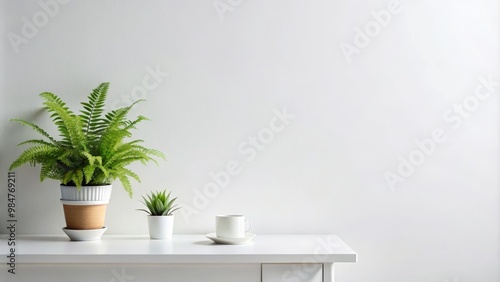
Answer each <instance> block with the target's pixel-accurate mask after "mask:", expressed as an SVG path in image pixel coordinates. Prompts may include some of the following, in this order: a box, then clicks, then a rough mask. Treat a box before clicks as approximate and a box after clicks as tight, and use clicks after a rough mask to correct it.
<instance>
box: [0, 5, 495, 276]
mask: <svg viewBox="0 0 500 282" xmlns="http://www.w3.org/2000/svg"><path fill="white" fill-rule="evenodd" d="M47 2H50V1H48V0H45V1H43V0H42V1H40V2H39V1H6V0H4V1H1V2H0V3H1V4H0V5H1V7H0V8H1V10H0V17H1V20H0V24H1V25H2V26H0V27H1V28H2V29H1V30H0V31H1V33H2V36H1V42H2V44H1V45H0V60H1V61H0V62H1V66H2V68H1V69H0V72H1V73H0V93H1V94H0V95H1V101H2V102H1V105H0V132H1V137H0V172H1V173H0V187H3V188H2V189H0V195H1V199H2V200H1V202H0V220H1V222H6V219H7V201H6V195H7V191H6V184H7V180H6V175H7V171H8V166H9V164H10V163H11V162H12V161H13V160H14V159H15V158H16V157H17V156H18V154H19V153H21V151H22V148H19V147H16V144H18V143H20V142H22V141H24V140H26V139H28V138H33V137H35V136H36V135H35V133H34V132H33V131H31V130H29V129H28V128H25V127H21V126H19V125H17V124H14V123H12V122H9V121H8V120H9V119H10V118H14V117H16V118H23V119H28V120H32V121H35V122H37V123H39V124H41V125H43V127H44V128H51V127H50V125H51V123H50V121H49V119H48V117H47V115H45V114H43V112H42V111H41V100H40V98H39V97H38V94H39V93H41V92H43V91H51V92H54V93H56V94H58V95H60V96H61V97H62V98H63V99H64V100H66V101H68V103H69V104H70V106H71V107H73V108H75V109H76V108H77V107H78V106H79V104H78V103H79V102H80V101H82V100H83V99H85V97H86V96H87V94H88V93H89V92H90V90H91V89H93V88H94V87H96V86H97V85H98V84H99V83H101V82H103V81H109V82H111V88H110V91H109V98H108V99H109V105H110V108H112V107H116V106H124V105H127V103H130V101H133V100H135V99H134V98H146V100H147V101H146V102H144V103H141V104H139V105H138V106H137V108H136V109H135V110H134V111H133V113H132V114H133V115H132V116H131V117H133V116H135V115H138V114H142V115H146V116H147V117H149V118H150V119H151V121H148V122H145V123H143V124H142V125H140V126H139V130H138V131H137V132H136V137H137V138H140V139H143V140H145V144H146V145H147V146H149V147H152V148H157V149H159V150H161V151H163V152H164V153H165V154H166V155H167V158H168V160H167V161H166V162H161V163H160V165H159V166H155V165H154V164H149V165H148V166H146V167H144V166H141V165H134V166H133V169H134V170H136V171H137V173H139V175H140V177H141V178H142V183H134V196H133V198H132V199H130V198H129V197H128V195H127V194H126V192H125V191H124V190H123V189H122V188H121V186H120V184H119V183H118V182H116V183H115V184H114V191H113V195H112V199H111V203H110V205H109V206H108V214H107V219H106V222H107V226H108V228H109V229H108V232H107V233H108V234H146V233H147V222H146V217H145V214H144V213H141V212H138V211H136V210H135V209H137V208H141V204H140V203H139V199H140V198H141V195H144V194H146V193H147V192H149V191H152V190H162V189H165V188H167V189H169V190H171V191H172V193H173V194H174V195H176V196H178V198H179V201H180V202H182V204H183V205H184V207H185V209H183V212H177V213H176V226H175V232H176V233H196V234H204V233H208V232H213V228H214V216H215V215H216V214H220V213H237V214H245V215H247V217H248V218H250V219H251V221H252V223H253V228H252V231H253V232H255V233H257V234H263V233H335V234H338V235H339V236H340V237H341V238H342V239H343V240H344V241H346V242H347V243H348V244H349V245H350V246H351V247H352V248H353V249H354V250H355V251H357V252H358V254H359V262H358V263H356V264H345V265H338V266H337V267H336V278H337V279H338V281H350V282H365V281H373V282H386V281H391V282H399V281H405V282H422V281H428V282H445V281H450V282H465V281H481V282H496V281H499V280H500V273H499V270H498V265H499V264H500V257H499V235H500V234H499V228H498V227H499V223H500V220H499V217H500V213H499V209H498V207H499V201H500V198H499V193H498V169H499V167H498V162H499V158H498V98H497V95H498V94H499V89H498V87H496V88H494V89H495V91H494V92H492V94H491V95H490V96H489V97H487V98H485V99H482V100H479V99H476V100H474V98H473V95H474V92H475V90H476V88H477V87H478V85H481V81H480V77H483V78H485V79H487V78H488V77H491V79H493V80H494V81H497V78H496V75H497V72H498V28H499V26H498V22H497V16H498V3H497V1H494V0H483V1H466V0H458V1H456V0H455V1H452V0H443V1H427V0H422V1H416V0H414V1H401V2H399V5H400V6H398V7H399V8H398V9H399V10H398V11H399V12H398V13H393V14H391V18H390V20H389V19H388V18H385V20H386V22H384V25H385V26H381V25H380V24H378V25H377V24H375V25H373V24H374V23H375V22H374V21H375V16H374V15H381V14H380V13H381V12H380V11H381V10H382V9H385V10H387V9H388V8H387V7H388V5H391V1H386V0H376V1H368V0H362V1H361V0H360V1H356V2H352V1H346V0H339V1H327V0H324V1H298V0H288V1H244V0H242V1H235V0H232V1H227V0H220V1H215V2H213V1H211V0H209V1H128V0H127V1H117V0H116V1H97V0H96V1H70V2H68V3H66V4H63V2H64V3H65V1H61V2H60V3H61V4H58V9H57V10H56V9H55V8H54V7H52V8H54V9H53V10H52V11H53V12H54V13H53V14H52V15H48V16H47V17H46V18H44V17H43V15H42V13H45V14H46V15H47V14H48V13H49V12H45V10H44V9H43V7H42V6H41V4H40V3H47ZM395 3H396V2H395ZM396 4H397V3H396ZM214 5H215V6H214ZM218 9H219V10H218ZM37 13H38V14H37ZM382 14H383V13H382ZM384 15H386V14H384ZM45 19H46V20H45ZM37 21H38V22H37ZM27 22H30V23H32V24H36V23H38V26H35V29H31V30H29V27H27V25H29V24H28V23H27ZM376 26H378V27H380V29H377V28H376ZM366 28H372V29H371V32H372V33H371V34H372V35H373V36H371V37H369V39H368V40H369V42H368V43H367V41H366V38H365V42H364V43H365V45H366V46H364V45H362V44H360V43H362V41H363V40H362V38H361V37H360V32H363V33H365V29H366ZM360 30H361V31H360ZM23 31H24V32H25V35H28V36H25V35H23ZM28 31H30V32H31V33H30V32H28ZM26 32H27V33H26ZM14 35H15V36H18V37H15V36H14ZM20 37H22V38H24V40H21V41H16V40H20V39H19V38H20ZM28 37H29V38H28ZM13 38H15V40H14V39H13ZM356 40H358V41H356ZM20 42H21V43H20ZM356 43H358V45H356ZM346 45H350V46H352V48H357V49H356V52H355V53H352V54H351V55H348V56H346V55H345V54H344V53H343V51H342V48H341V46H344V47H345V46H346ZM356 46H358V47H356ZM351 50H354V49H351ZM16 51H17V52H16ZM152 72H153V73H154V72H160V75H158V74H157V80H154V78H153V80H150V79H149V78H148V76H151V73H152ZM167 73H168V75H167ZM144 80H146V81H148V83H150V84H151V83H153V82H154V83H155V85H154V87H148V88H149V90H147V91H145V92H140V89H141V88H140V87H143V81H144ZM149 86H151V85H149ZM484 89H485V88H483V92H482V93H485V92H484ZM139 94H140V95H139ZM464 101H466V103H469V104H467V106H468V109H469V110H467V109H466V110H464V111H465V112H463V113H462V115H461V116H460V115H459V114H458V113H455V112H454V111H455V110H456V109H457V108H456V107H457V106H456V105H460V104H462V103H464ZM474 101H476V102H477V103H475V102H474ZM284 109H286V112H287V113H288V114H291V115H293V116H294V118H293V119H290V120H289V123H288V124H287V125H286V126H284V127H283V128H282V130H280V131H279V132H277V131H276V132H272V138H271V137H270V135H269V132H270V131H269V128H270V122H271V121H274V120H275V117H276V113H275V111H276V110H277V111H280V112H282V111H283V110H284ZM449 111H451V112H449ZM443 115H447V116H448V120H446V119H444V118H443ZM452 117H453V118H454V119H453V122H452V121H451V120H450V118H452ZM458 119H460V121H461V123H460V124H458V123H457V122H458V121H457V120H458ZM276 124H279V122H278V123H276ZM266 128H267V129H266ZM280 128H281V127H280ZM435 130H438V131H440V132H442V135H443V136H442V140H443V139H444V141H443V142H441V143H435V147H432V146H431V147H428V148H431V149H432V150H431V149H429V150H428V151H429V152H430V153H429V154H428V155H422V153H420V154H419V153H418V152H417V150H419V147H418V145H417V144H416V143H415V140H418V141H419V142H425V141H423V140H425V139H429V138H432V134H433V132H434V131H435ZM51 132H52V133H55V131H53V130H52V131H51ZM259 134H260V136H261V140H265V141H266V142H267V144H262V142H261V141H259V142H260V146H259V150H257V149H250V148H252V147H251V145H250V141H249V140H251V139H249V138H252V137H253V136H257V138H258V136H259ZM266 138H267V139H266ZM429 146H430V145H429ZM238 148H240V150H239V149H238ZM242 149H243V150H246V152H247V153H243V152H242V151H241V150H242ZM249 150H254V152H255V156H254V158H250V153H249ZM400 156H402V158H404V159H406V160H408V159H409V158H410V156H413V157H414V158H415V159H414V160H418V162H419V165H418V166H415V167H414V169H413V171H412V173H411V175H409V176H407V177H403V178H401V179H404V182H397V183H396V184H395V187H393V188H394V189H391V187H390V185H388V183H387V181H386V178H385V175H386V174H387V172H392V173H395V174H397V173H398V172H397V170H398V166H399V165H400V164H401V162H402V161H401V158H400ZM419 156H420V157H422V156H424V158H423V159H422V158H420V159H418V157H419ZM228 163H233V164H234V163H237V164H238V168H239V174H238V175H234V176H231V177H230V182H229V184H228V185H227V186H226V187H224V188H220V189H219V191H215V190H209V191H211V193H212V194H210V193H208V194H207V192H206V191H205V192H204V188H206V187H208V186H210V183H213V182H214V181H213V179H212V178H211V176H210V174H211V173H219V172H221V171H223V170H224V169H225V167H226V165H227V164H228ZM38 172H39V168H31V167H29V166H26V167H23V168H21V169H17V170H16V175H17V176H16V177H17V179H18V190H17V204H18V207H17V211H16V212H17V217H18V219H19V223H18V232H19V233H30V234H61V235H62V234H63V233H62V231H61V228H62V227H63V226H64V218H63V214H62V207H61V205H60V203H59V191H58V183H57V182H55V181H45V182H43V183H40V182H39V180H38V176H39V174H38ZM401 179H400V180H401ZM207 185H208V186H207ZM211 187H212V188H213V185H212V186H211ZM200 193H201V194H202V195H203V196H200ZM207 196H208V197H207ZM0 230H1V231H0V233H5V232H6V230H5V229H4V228H2V229H0Z"/></svg>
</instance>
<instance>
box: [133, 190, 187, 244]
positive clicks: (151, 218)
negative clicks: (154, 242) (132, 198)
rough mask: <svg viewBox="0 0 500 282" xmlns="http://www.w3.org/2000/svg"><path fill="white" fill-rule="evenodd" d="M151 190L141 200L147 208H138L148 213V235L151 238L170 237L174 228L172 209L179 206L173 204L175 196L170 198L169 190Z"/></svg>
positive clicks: (176, 208)
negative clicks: (149, 193)
mask: <svg viewBox="0 0 500 282" xmlns="http://www.w3.org/2000/svg"><path fill="white" fill-rule="evenodd" d="M166 193H167V192H166V190H164V191H162V192H151V195H147V196H148V198H147V199H146V197H144V196H143V197H142V198H143V199H144V202H142V203H143V204H144V205H145V206H146V207H147V208H148V209H147V210H145V209H139V210H141V211H144V212H146V213H147V214H148V227H149V237H150V238H151V239H170V238H172V233H173V230H174V214H173V213H174V211H176V210H178V209H179V207H177V205H175V204H174V202H175V200H176V199H177V198H172V199H171V198H170V194H171V193H172V192H169V193H168V194H166Z"/></svg>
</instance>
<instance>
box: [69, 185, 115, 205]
mask: <svg viewBox="0 0 500 282" xmlns="http://www.w3.org/2000/svg"><path fill="white" fill-rule="evenodd" d="M60 187H61V200H63V201H105V202H108V201H109V198H111V188H112V186H111V184H110V185H100V186H82V187H81V189H80V190H78V188H76V186H66V185H61V186H60Z"/></svg>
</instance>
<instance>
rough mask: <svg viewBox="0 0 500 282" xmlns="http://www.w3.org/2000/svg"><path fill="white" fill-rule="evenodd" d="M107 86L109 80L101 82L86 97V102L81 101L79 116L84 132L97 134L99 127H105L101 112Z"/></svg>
mask: <svg viewBox="0 0 500 282" xmlns="http://www.w3.org/2000/svg"><path fill="white" fill-rule="evenodd" d="M108 88H109V82H104V83H101V84H100V85H99V86H98V87H97V88H96V89H94V90H92V92H91V93H90V94H89V96H88V97H87V99H88V102H82V103H81V104H82V106H83V109H84V110H81V111H80V113H81V114H80V118H81V120H82V122H83V128H82V129H83V133H84V134H94V135H95V134H98V131H99V129H102V128H104V127H105V122H103V121H102V120H101V114H102V113H103V112H104V107H105V102H106V96H107V92H108Z"/></svg>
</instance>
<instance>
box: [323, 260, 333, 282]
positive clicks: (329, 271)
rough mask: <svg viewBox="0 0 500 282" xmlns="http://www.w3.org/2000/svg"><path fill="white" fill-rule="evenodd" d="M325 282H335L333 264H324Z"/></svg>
mask: <svg viewBox="0 0 500 282" xmlns="http://www.w3.org/2000/svg"><path fill="white" fill-rule="evenodd" d="M323 282H334V281H333V263H323Z"/></svg>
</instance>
